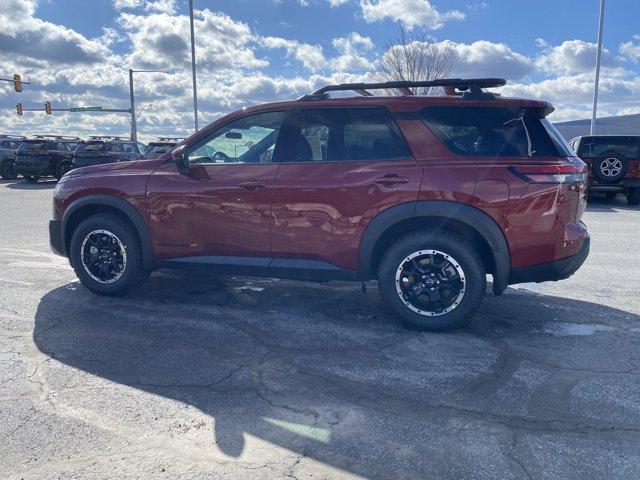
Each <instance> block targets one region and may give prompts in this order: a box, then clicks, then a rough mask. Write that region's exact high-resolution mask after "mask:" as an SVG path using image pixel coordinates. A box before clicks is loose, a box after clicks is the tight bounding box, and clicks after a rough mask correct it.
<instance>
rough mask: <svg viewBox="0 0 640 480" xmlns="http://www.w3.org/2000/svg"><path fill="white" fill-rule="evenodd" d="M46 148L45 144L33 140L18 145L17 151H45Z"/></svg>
mask: <svg viewBox="0 0 640 480" xmlns="http://www.w3.org/2000/svg"><path fill="white" fill-rule="evenodd" d="M46 147H47V142H43V141H37V140H33V141H27V142H22V145H20V148H19V149H18V150H45V149H46Z"/></svg>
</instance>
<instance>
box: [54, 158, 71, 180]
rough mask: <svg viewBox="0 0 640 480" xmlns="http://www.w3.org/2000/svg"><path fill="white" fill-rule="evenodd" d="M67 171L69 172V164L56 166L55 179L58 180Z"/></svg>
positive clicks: (64, 163)
mask: <svg viewBox="0 0 640 480" xmlns="http://www.w3.org/2000/svg"><path fill="white" fill-rule="evenodd" d="M69 170H71V162H62V163H61V164H60V165H58V168H56V178H57V179H58V180H60V179H61V178H62V176H63V175H64V174H65V173H67V172H68V171H69Z"/></svg>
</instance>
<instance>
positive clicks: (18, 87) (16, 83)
mask: <svg viewBox="0 0 640 480" xmlns="http://www.w3.org/2000/svg"><path fill="white" fill-rule="evenodd" d="M13 88H14V89H15V91H16V92H21V91H22V79H21V78H20V75H18V74H17V73H14V74H13Z"/></svg>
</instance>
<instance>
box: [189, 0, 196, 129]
mask: <svg viewBox="0 0 640 480" xmlns="http://www.w3.org/2000/svg"><path fill="white" fill-rule="evenodd" d="M189 23H190V24H191V77H192V78H191V80H192V82H193V123H194V125H195V129H196V132H197V131H198V87H197V84H196V43H195V40H194V36H195V35H194V31H193V0H189Z"/></svg>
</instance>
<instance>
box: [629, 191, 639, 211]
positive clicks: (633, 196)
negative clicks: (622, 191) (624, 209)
mask: <svg viewBox="0 0 640 480" xmlns="http://www.w3.org/2000/svg"><path fill="white" fill-rule="evenodd" d="M627 203H628V204H629V205H631V206H632V207H637V206H638V205H640V188H631V189H629V191H628V192H627Z"/></svg>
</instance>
